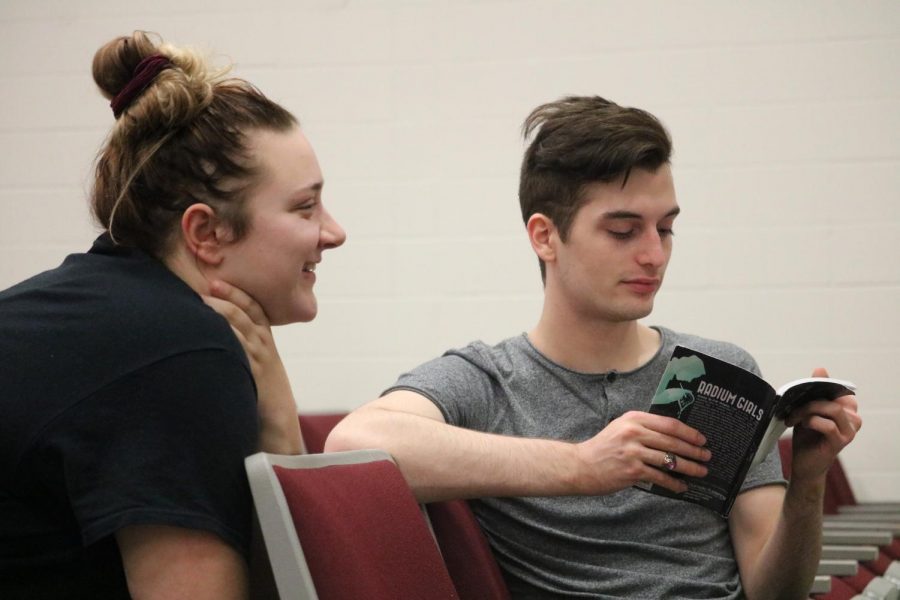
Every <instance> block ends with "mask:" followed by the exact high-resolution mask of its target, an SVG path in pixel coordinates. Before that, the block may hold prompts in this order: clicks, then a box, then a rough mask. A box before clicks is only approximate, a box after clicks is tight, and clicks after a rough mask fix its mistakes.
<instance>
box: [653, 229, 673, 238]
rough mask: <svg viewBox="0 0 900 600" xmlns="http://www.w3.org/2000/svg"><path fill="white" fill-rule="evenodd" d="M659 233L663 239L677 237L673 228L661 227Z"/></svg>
mask: <svg viewBox="0 0 900 600" xmlns="http://www.w3.org/2000/svg"><path fill="white" fill-rule="evenodd" d="M657 231H658V232H659V235H661V236H662V237H670V236H673V235H675V231H674V230H673V229H672V228H671V227H669V228H666V227H660V228H659V229H657Z"/></svg>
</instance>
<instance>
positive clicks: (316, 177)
mask: <svg viewBox="0 0 900 600" xmlns="http://www.w3.org/2000/svg"><path fill="white" fill-rule="evenodd" d="M250 147H251V151H252V153H253V156H254V158H255V160H257V161H258V162H259V166H260V180H259V182H258V184H257V185H256V187H255V188H254V190H253V191H252V193H251V194H250V197H249V198H247V201H246V202H247V204H246V206H245V211H246V214H247V218H248V222H249V228H248V230H247V233H246V235H245V236H244V237H243V238H241V239H240V240H239V241H237V242H234V243H231V244H229V245H228V246H227V247H226V254H225V259H224V260H223V262H222V264H221V265H220V269H219V272H218V273H217V276H218V277H220V278H221V279H223V280H224V281H227V282H228V283H231V284H233V285H235V286H237V287H239V288H241V289H242V290H244V291H245V292H247V293H248V294H250V295H251V296H252V297H253V298H254V299H255V300H256V301H257V302H259V303H260V305H261V306H262V307H263V310H265V312H266V315H267V316H268V318H269V321H270V322H271V323H272V324H273V325H281V324H284V323H294V322H298V321H309V320H311V319H313V318H314V317H315V316H316V312H317V310H318V306H317V303H316V296H315V294H314V293H313V285H314V284H315V282H316V274H315V267H316V265H317V263H319V262H320V261H321V260H322V252H323V251H324V250H326V249H328V248H335V247H337V246H340V245H341V244H342V243H344V239H345V238H346V235H345V233H344V230H343V229H342V228H341V226H340V225H338V223H337V222H336V221H335V220H334V219H333V218H332V217H331V215H330V214H328V211H326V210H325V207H324V206H323V204H322V173H321V171H320V170H319V163H318V160H316V155H315V153H314V152H313V149H312V146H310V145H309V142H308V141H307V140H306V137H305V136H304V135H303V133H302V132H301V131H300V129H299V128H293V129H291V130H290V131H287V132H273V131H256V132H253V133H252V134H251V145H250Z"/></svg>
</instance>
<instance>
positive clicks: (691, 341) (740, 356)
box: [656, 327, 758, 371]
mask: <svg viewBox="0 0 900 600" xmlns="http://www.w3.org/2000/svg"><path fill="white" fill-rule="evenodd" d="M656 329H657V330H658V331H660V333H661V334H662V337H663V340H664V341H663V348H662V349H663V353H664V354H665V355H666V356H668V355H669V354H671V352H672V349H673V348H674V347H675V346H676V345H679V346H684V347H686V348H692V349H694V350H699V351H700V352H703V353H704V354H709V355H710V356H715V357H716V358H720V359H722V360H724V361H726V362H730V363H732V364H735V365H738V366H741V367H743V368H745V369H750V370H754V371H756V370H758V367H757V364H756V360H755V359H754V358H753V355H751V354H750V353H749V352H748V351H747V350H745V349H744V348H742V347H741V346H739V345H738V344H735V343H733V342H728V341H724V340H718V339H713V338H708V337H704V336H700V335H695V334H690V333H683V332H679V331H673V330H671V329H668V328H666V327H656Z"/></svg>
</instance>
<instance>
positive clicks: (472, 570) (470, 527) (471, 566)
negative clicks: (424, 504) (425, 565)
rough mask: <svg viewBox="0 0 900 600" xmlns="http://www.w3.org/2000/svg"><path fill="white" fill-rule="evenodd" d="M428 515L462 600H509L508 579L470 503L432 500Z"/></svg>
mask: <svg viewBox="0 0 900 600" xmlns="http://www.w3.org/2000/svg"><path fill="white" fill-rule="evenodd" d="M428 515H429V516H430V517H431V525H432V527H433V529H434V536H435V538H437V541H438V545H439V546H440V547H441V553H442V554H443V555H444V562H445V563H446V565H447V570H448V571H449V572H450V577H451V578H452V579H453V583H454V585H455V586H456V591H457V592H459V597H460V598H461V600H509V598H510V595H509V590H508V589H507V587H506V581H505V580H504V579H503V575H502V574H501V573H500V567H499V566H498V565H497V561H496V560H495V559H494V554H493V552H492V551H491V547H490V545H489V544H488V541H487V538H485V537H484V532H483V531H482V530H481V525H479V523H478V521H477V520H476V519H475V515H474V514H472V509H471V508H469V503H468V502H466V501H465V500H448V501H446V502H432V503H431V504H429V505H428Z"/></svg>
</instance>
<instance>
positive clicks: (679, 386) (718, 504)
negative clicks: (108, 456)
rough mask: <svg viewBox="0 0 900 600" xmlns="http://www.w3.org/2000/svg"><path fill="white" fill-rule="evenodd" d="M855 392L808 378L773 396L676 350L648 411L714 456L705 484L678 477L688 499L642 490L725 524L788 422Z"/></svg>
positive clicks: (754, 379)
mask: <svg viewBox="0 0 900 600" xmlns="http://www.w3.org/2000/svg"><path fill="white" fill-rule="evenodd" d="M855 389H856V387H855V386H854V385H853V384H852V383H850V382H848V381H841V380H838V379H831V378H825V377H810V378H806V379H798V380H796V381H792V382H790V383H788V384H785V385H783V386H782V387H781V388H779V389H778V390H775V389H774V388H773V387H772V386H771V385H769V384H768V383H767V382H766V381H765V380H763V379H762V378H760V377H758V376H757V375H755V374H754V373H751V372H750V371H747V370H746V369H743V368H741V367H738V366H736V365H733V364H731V363H728V362H726V361H723V360H721V359H718V358H715V357H713V356H709V355H707V354H704V353H702V352H699V351H697V350H692V349H690V348H685V347H684V346H676V347H675V349H674V350H673V352H672V357H671V359H670V360H669V363H668V364H667V366H666V370H665V371H664V372H663V375H662V377H661V378H660V382H659V385H658V386H657V389H656V393H655V394H654V396H653V399H652V401H651V404H650V410H649V412H651V413H653V414H659V415H664V416H668V417H673V418H676V419H678V420H679V421H682V422H683V423H685V424H687V425H690V426H691V427H693V428H695V429H697V430H699V431H700V432H701V433H703V435H704V436H706V440H707V448H709V450H710V452H711V453H712V458H711V459H710V461H709V462H708V463H706V466H707V468H708V471H709V472H708V474H707V476H706V477H702V478H696V477H687V476H684V475H681V474H678V473H673V475H674V476H675V477H678V478H680V479H683V480H684V481H685V482H687V484H688V491H686V492H684V493H682V494H676V493H674V492H671V491H669V490H667V489H665V488H663V487H660V486H658V485H653V484H651V483H646V484H639V485H638V486H637V487H639V488H640V489H643V490H646V491H650V492H653V493H657V494H660V495H663V496H667V497H670V498H678V499H680V500H685V501H688V502H694V503H696V504H700V505H702V506H706V507H707V508H710V509H711V510H714V511H716V512H718V513H719V514H720V515H722V516H723V517H726V518H727V517H728V514H729V513H730V512H731V507H732V505H733V504H734V500H735V498H736V497H737V494H738V492H739V491H740V488H741V484H742V483H743V482H744V478H745V477H746V475H747V471H748V470H749V469H750V467H751V466H754V465H756V464H758V463H759V462H761V461H762V460H764V459H765V457H766V456H767V455H768V454H769V451H771V449H772V448H773V447H774V445H775V444H776V443H777V441H778V438H779V437H780V436H781V434H782V433H783V432H784V430H785V428H786V427H785V424H784V418H785V416H787V414H789V413H790V412H791V411H792V410H793V409H794V408H795V407H797V406H800V405H802V404H804V403H806V402H809V401H811V400H814V399H828V400H831V399H834V398H837V397H839V396H843V395H846V394H852V393H854V391H855Z"/></svg>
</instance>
